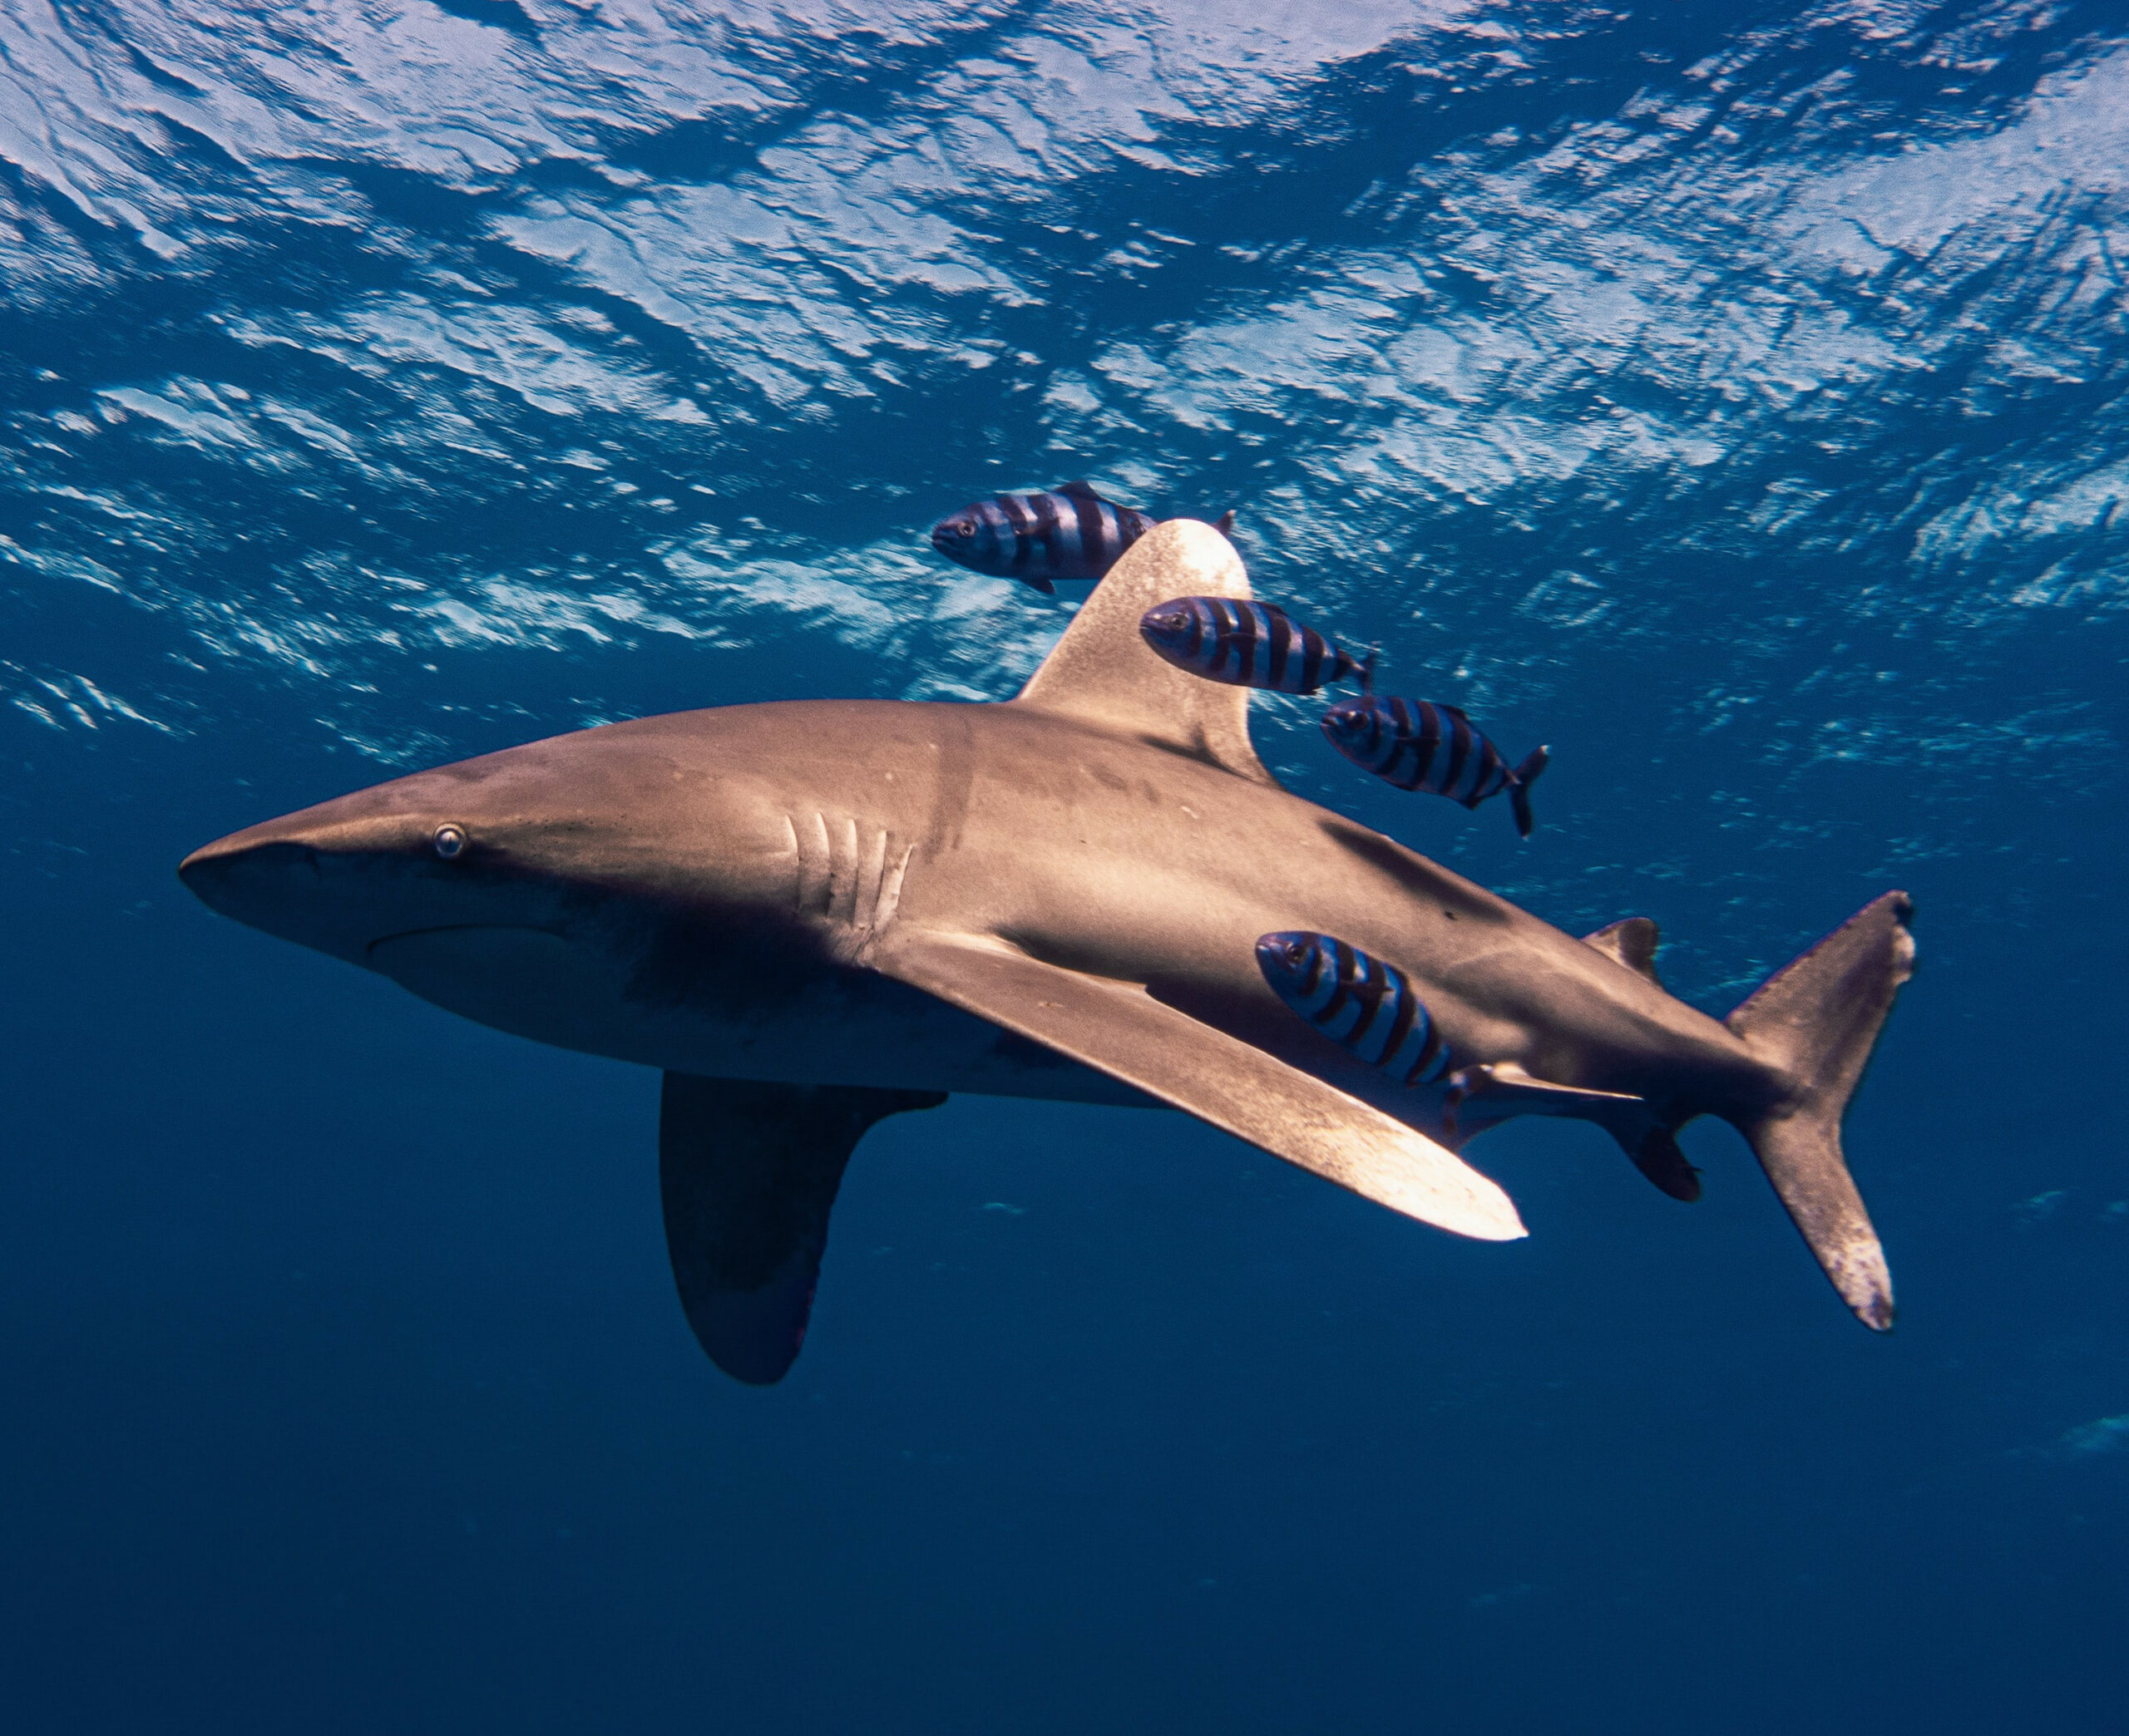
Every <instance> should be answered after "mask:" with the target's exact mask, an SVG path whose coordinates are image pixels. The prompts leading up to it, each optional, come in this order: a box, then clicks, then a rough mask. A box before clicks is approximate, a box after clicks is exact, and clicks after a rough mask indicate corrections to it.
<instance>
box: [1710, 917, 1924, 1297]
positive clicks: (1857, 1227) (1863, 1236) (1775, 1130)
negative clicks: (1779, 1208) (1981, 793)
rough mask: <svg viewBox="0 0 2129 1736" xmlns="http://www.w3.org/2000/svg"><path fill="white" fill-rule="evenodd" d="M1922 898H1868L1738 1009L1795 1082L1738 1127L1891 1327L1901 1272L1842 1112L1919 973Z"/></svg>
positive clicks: (1796, 1210) (1845, 1286) (1761, 1048)
mask: <svg viewBox="0 0 2129 1736" xmlns="http://www.w3.org/2000/svg"><path fill="white" fill-rule="evenodd" d="M1913 909H1914V907H1913V905H1912V903H1911V902H1910V900H1909V898H1908V895H1906V894H1905V893H1904V892H1888V893H1886V894H1885V895H1884V897H1882V898H1880V899H1877V900H1874V901H1873V902H1871V903H1870V904H1868V905H1865V906H1864V907H1863V908H1862V909H1861V910H1859V911H1857V912H1856V914H1855V915H1853V916H1851V917H1850V918H1849V919H1848V920H1847V921H1846V922H1845V923H1843V924H1842V925H1840V927H1839V928H1837V929H1835V930H1834V931H1833V932H1832V933H1831V934H1830V935H1827V936H1826V937H1825V940H1821V941H1820V942H1819V944H1817V945H1816V946H1815V947H1813V948H1812V949H1810V951H1809V952H1807V953H1805V954H1804V955H1803V956H1802V957H1801V958H1800V959H1796V961H1795V962H1794V963H1793V964H1790V965H1789V966H1788V967H1787V968H1786V969H1783V970H1781V971H1779V972H1777V973H1776V974H1775V975H1774V976H1772V977H1770V978H1769V979H1767V980H1766V982H1765V983H1764V984H1761V987H1760V989H1759V991H1758V992H1757V993H1756V994H1754V995H1753V996H1752V998H1751V999H1750V1000H1748V1001H1746V1003H1745V1004H1744V1005H1742V1006H1741V1007H1740V1008H1738V1009H1737V1010H1736V1012H1734V1013H1731V1015H1730V1018H1729V1025H1730V1028H1731V1030H1733V1031H1735V1032H1736V1033H1737V1035H1738V1036H1740V1037H1741V1038H1744V1040H1745V1042H1746V1045H1747V1046H1748V1047H1749V1048H1751V1049H1752V1050H1753V1052H1754V1053H1756V1054H1757V1055H1759V1056H1760V1058H1761V1059H1763V1060H1765V1061H1766V1062H1767V1063H1769V1064H1770V1065H1771V1066H1772V1067H1774V1068H1776V1069H1778V1070H1779V1071H1780V1073H1781V1075H1782V1076H1783V1078H1785V1079H1786V1081H1787V1082H1788V1087H1789V1088H1788V1092H1787V1093H1786V1096H1785V1097H1783V1098H1782V1099H1781V1101H1780V1102H1776V1104H1775V1105H1774V1106H1773V1107H1771V1108H1770V1109H1768V1110H1766V1112H1763V1113H1761V1114H1760V1115H1759V1116H1757V1117H1751V1118H1747V1117H1736V1125H1737V1127H1738V1130H1739V1131H1740V1132H1742V1133H1743V1134H1744V1136H1745V1137H1746V1138H1747V1139H1748V1140H1750V1141H1751V1145H1752V1150H1753V1152H1755V1153H1756V1154H1757V1156H1758V1157H1759V1160H1760V1163H1761V1166H1762V1167H1764V1168H1765V1169H1766V1173H1767V1178H1768V1180H1770V1181H1772V1182H1773V1183H1774V1191H1776V1193H1778V1194H1780V1195H1781V1203H1782V1204H1783V1205H1784V1206H1787V1207H1788V1208H1789V1216H1791V1218H1793V1219H1794V1220H1795V1221H1796V1227H1797V1228H1798V1229H1799V1230H1801V1231H1802V1232H1803V1235H1804V1240H1805V1241H1806V1242H1807V1243H1809V1244H1810V1250H1811V1252H1812V1253H1813V1254H1815V1255H1817V1256H1818V1261H1819V1264H1820V1265H1821V1266H1823V1267H1825V1274H1826V1276H1827V1277H1829V1278H1830V1279H1831V1280H1833V1285H1834V1288H1835V1290H1839V1291H1840V1294H1841V1298H1842V1300H1845V1302H1846V1303H1847V1304H1848V1305H1849V1306H1850V1308H1852V1309H1855V1314H1856V1316H1857V1318H1859V1319H1860V1320H1861V1321H1862V1322H1863V1324H1865V1325H1866V1326H1869V1327H1871V1328H1873V1329H1875V1330H1876V1331H1879V1332H1883V1331H1884V1330H1886V1329H1888V1328H1889V1327H1890V1326H1891V1324H1893V1283H1892V1275H1891V1274H1890V1273H1889V1271H1888V1270H1886V1267H1885V1255H1884V1249H1883V1248H1882V1247H1881V1246H1880V1245H1879V1242H1878V1233H1877V1231H1876V1230H1874V1229H1872V1228H1871V1227H1870V1214H1869V1213H1868V1212H1866V1211H1865V1210H1864V1209H1863V1197H1862V1196H1861V1195H1860V1194H1859V1193H1858V1192H1857V1191H1855V1181H1854V1180H1853V1179H1852V1178H1851V1177H1850V1175H1849V1173H1848V1162H1847V1160H1846V1159H1845V1157H1843V1156H1842V1155H1841V1149H1840V1119H1841V1116H1842V1115H1843V1113H1845V1111H1846V1110H1847V1108H1848V1099H1849V1097H1850V1095H1851V1094H1853V1092H1855V1087H1856V1085H1857V1084H1858V1083H1860V1080H1861V1079H1862V1077H1863V1068H1864V1065H1865V1063H1867V1062H1868V1061H1869V1060H1870V1050H1871V1048H1872V1047H1873V1046H1874V1045H1875V1043H1876V1042H1877V1040H1878V1032H1879V1029H1880V1027H1881V1026H1882V1025H1883V1024H1884V1022H1885V1015H1886V1014H1887V1013H1890V1012H1891V1011H1892V1009H1893V1000H1894V997H1895V996H1896V995H1897V994H1899V988H1900V984H1903V983H1904V982H1905V981H1906V980H1907V979H1908V978H1909V976H1910V975H1912V974H1914V940H1912V939H1911V938H1910V937H1909V934H1908V931H1907V920H1908V918H1909V915H1911V914H1912V913H1913Z"/></svg>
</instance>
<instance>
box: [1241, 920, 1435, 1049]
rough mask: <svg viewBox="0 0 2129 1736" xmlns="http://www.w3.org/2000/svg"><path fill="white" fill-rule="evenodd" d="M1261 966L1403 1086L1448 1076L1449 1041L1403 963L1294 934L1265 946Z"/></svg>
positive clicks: (1281, 990) (1292, 1001)
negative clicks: (1404, 970) (1405, 970)
mask: <svg viewBox="0 0 2129 1736" xmlns="http://www.w3.org/2000/svg"><path fill="white" fill-rule="evenodd" d="M1257 969H1259V970H1261V971H1262V972H1263V973H1264V980H1265V981H1266V982H1267V983H1269V984H1271V985H1272V993H1273V994H1276V995H1277V996H1278V997H1279V999H1281V1000H1282V1001H1284V1002H1285V1003H1286V1004H1287V1005H1288V1006H1289V1007H1292V1009H1294V1011H1295V1012H1297V1013H1300V1014H1301V1016H1302V1018H1305V1019H1307V1021H1308V1022H1309V1023H1311V1024H1312V1025H1314V1026H1315V1027H1316V1029H1318V1030H1319V1031H1321V1032H1322V1033H1324V1035H1325V1036H1326V1037H1330V1038H1334V1039H1335V1040H1336V1042H1338V1043H1340V1044H1341V1045H1342V1046H1343V1047H1344V1048H1346V1049H1347V1050H1348V1051H1350V1052H1351V1053H1353V1054H1356V1055H1357V1056H1359V1057H1360V1058H1361V1060H1363V1061H1365V1062H1366V1063H1368V1065H1369V1066H1371V1067H1379V1068H1381V1069H1382V1070H1383V1071H1384V1072H1385V1073H1388V1074H1389V1075H1390V1076H1391V1078H1393V1079H1395V1080H1396V1081H1398V1082H1399V1083H1400V1084H1405V1085H1427V1084H1431V1083H1433V1082H1434V1081H1435V1080H1436V1079H1438V1078H1440V1077H1441V1076H1442V1075H1443V1074H1444V1073H1445V1072H1447V1071H1448V1068H1449V1043H1448V1041H1447V1039H1446V1038H1444V1037H1443V1035H1442V1034H1441V1028H1440V1026H1439V1025H1437V1024H1435V1022H1434V1020H1433V1019H1431V1018H1429V1017H1428V1016H1427V1009H1426V1004H1425V1002H1423V1001H1421V1000H1420V998H1419V996H1418V995H1417V994H1415V993H1414V992H1413V989H1412V982H1411V979H1410V978H1409V977H1407V976H1406V975H1405V973H1404V972H1403V971H1401V970H1400V969H1398V968H1397V967H1396V966H1395V964H1384V963H1383V962H1382V960H1381V959H1375V958H1371V957H1369V955H1368V954H1366V953H1364V952H1362V951H1361V949H1359V948H1358V947H1357V946H1351V945H1348V944H1346V942H1345V941H1343V940H1334V939H1333V938H1332V937H1331V936H1330V935H1316V934H1311V933H1310V932H1308V931H1307V930H1305V929H1288V930H1284V931H1282V932H1281V933H1279V934H1276V935H1265V936H1263V937H1262V939H1261V940H1258V941H1257Z"/></svg>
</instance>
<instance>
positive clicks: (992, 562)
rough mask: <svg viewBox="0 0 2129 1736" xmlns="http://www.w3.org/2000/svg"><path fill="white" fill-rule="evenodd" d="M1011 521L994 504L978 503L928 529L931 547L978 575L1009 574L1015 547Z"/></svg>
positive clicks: (1011, 568) (1003, 511)
mask: <svg viewBox="0 0 2129 1736" xmlns="http://www.w3.org/2000/svg"><path fill="white" fill-rule="evenodd" d="M931 546H932V547H933V548H934V549H936V550H938V552H939V553H940V554H941V555H945V556H946V559H947V560H951V561H953V562H954V563H956V565H960V566H965V567H970V568H972V569H974V570H976V572H979V573H991V574H1000V573H1009V572H1010V571H1011V570H1013V555H1014V553H1015V550H1016V548H1017V546H1018V539H1017V538H1016V537H1015V535H1014V534H1013V524H1012V520H1010V519H1009V518H1007V517H1006V516H1005V509H1004V508H1003V507H1001V506H999V504H998V503H997V502H996V501H977V502H976V504H975V505H974V506H964V507H962V508H961V510H960V511H959V512H956V513H955V514H954V515H952V516H951V518H942V519H941V520H939V522H938V523H937V524H936V525H933V526H932V527H931Z"/></svg>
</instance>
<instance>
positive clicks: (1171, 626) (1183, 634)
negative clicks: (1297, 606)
mask: <svg viewBox="0 0 2129 1736" xmlns="http://www.w3.org/2000/svg"><path fill="white" fill-rule="evenodd" d="M1139 635H1140V636H1141V637H1142V638H1143V639H1144V640H1145V641H1146V643H1147V644H1148V645H1150V646H1151V647H1152V648H1153V653H1154V654H1155V655H1156V656H1158V657H1159V658H1161V659H1162V660H1163V662H1166V663H1173V664H1174V665H1175V666H1176V668H1178V669H1188V671H1189V672H1190V673H1192V674H1193V675H1201V676H1203V678H1205V679H1206V680H1208V681H1218V682H1223V683H1226V684H1227V685H1228V686H1229V687H1247V688H1262V689H1263V690H1264V691H1265V692H1267V693H1314V692H1316V689H1317V688H1321V687H1322V686H1323V685H1324V684H1325V683H1327V682H1332V681H1344V680H1346V679H1348V678H1356V679H1357V680H1358V681H1359V682H1360V684H1361V691H1362V692H1363V693H1365V692H1366V691H1367V689H1368V688H1370V687H1371V685H1372V684H1373V683H1374V680H1375V653H1374V652H1372V651H1371V652H1369V653H1367V655H1366V656H1365V657H1356V656H1354V655H1353V653H1351V652H1350V651H1348V650H1347V649H1346V648H1345V647H1344V646H1343V645H1341V644H1338V643H1337V642H1336V640H1333V639H1326V638H1324V636H1323V635H1322V634H1320V633H1318V632H1317V631H1316V629H1314V628H1312V627H1304V626H1303V625H1302V624H1301V623H1300V622H1299V621H1297V620H1296V619H1294V618H1293V617H1292V615H1290V614H1287V612H1286V610H1284V609H1282V608H1280V607H1279V605H1278V604H1276V603H1252V602H1244V601H1242V600H1241V599H1238V598H1234V597H1171V598H1170V599H1168V601H1167V602H1165V603H1158V604H1154V605H1153V608H1151V609H1148V610H1147V611H1146V612H1145V614H1143V615H1141V616H1140V617H1139Z"/></svg>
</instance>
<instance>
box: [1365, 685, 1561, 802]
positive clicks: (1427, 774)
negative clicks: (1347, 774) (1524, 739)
mask: <svg viewBox="0 0 2129 1736" xmlns="http://www.w3.org/2000/svg"><path fill="white" fill-rule="evenodd" d="M1323 732H1324V734H1326V735H1327V736H1328V737H1331V746H1332V747H1336V749H1337V750H1338V752H1341V753H1342V754H1344V755H1345V756H1346V758H1347V759H1349V760H1351V762H1353V763H1354V764H1355V765H1356V766H1360V767H1364V768H1365V769H1366V770H1367V771H1370V772H1374V773H1375V775H1376V777H1382V778H1387V779H1388V780H1389V781H1390V782H1391V783H1393V784H1395V785H1396V786H1397V787H1398V788H1399V789H1400V790H1425V791H1428V792H1430V793H1431V794H1433V795H1436V796H1447V797H1448V798H1449V799H1450V801H1460V802H1462V803H1463V804H1464V806H1466V807H1467V808H1474V807H1476V806H1478V805H1479V803H1480V802H1482V801H1484V800H1486V798H1487V797H1488V796H1498V795H1499V794H1500V792H1502V791H1503V790H1505V791H1507V792H1508V799H1509V805H1510V806H1513V807H1514V810H1515V829H1516V831H1518V832H1519V833H1521V834H1522V836H1524V837H1526V838H1527V837H1529V836H1530V831H1531V828H1532V827H1533V826H1535V825H1536V824H1537V823H1538V822H1537V821H1535V820H1534V819H1533V818H1532V817H1531V815H1530V786H1531V785H1532V784H1534V783H1535V782H1537V781H1538V774H1539V772H1542V771H1544V769H1545V765H1546V762H1547V761H1549V759H1550V758H1551V757H1552V756H1551V754H1550V752H1549V751H1548V750H1547V749H1545V748H1543V747H1539V748H1535V749H1534V750H1533V751H1532V752H1531V753H1530V756H1529V758H1527V759H1525V760H1524V762H1523V763H1522V764H1521V765H1519V766H1516V767H1510V766H1509V763H1508V761H1507V760H1506V759H1505V758H1504V757H1503V756H1502V753H1501V751H1500V749H1499V748H1498V747H1494V744H1493V743H1492V742H1489V741H1488V740H1487V739H1486V738H1485V737H1484V736H1483V735H1481V734H1479V732H1478V731H1477V730H1475V729H1474V728H1473V727H1471V720H1470V718H1467V717H1465V715H1464V713H1462V712H1460V711H1459V710H1458V709H1457V708H1455V706H1453V705H1435V704H1433V703H1430V702H1429V701H1427V700H1425V699H1382V698H1376V697H1375V696H1374V695H1373V694H1368V695H1366V696H1363V697H1362V698H1358V699H1341V700H1340V701H1339V702H1338V703H1337V704H1336V705H1334V706H1332V707H1331V709H1330V710H1329V711H1327V712H1326V713H1324V714H1323Z"/></svg>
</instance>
